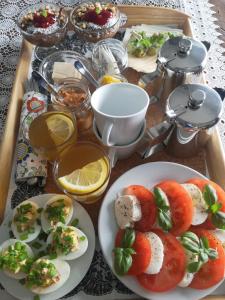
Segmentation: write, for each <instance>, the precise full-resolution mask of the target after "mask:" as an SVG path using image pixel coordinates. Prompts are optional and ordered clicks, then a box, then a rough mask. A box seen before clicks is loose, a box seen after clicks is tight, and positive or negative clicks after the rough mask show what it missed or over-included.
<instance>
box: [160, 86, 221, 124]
mask: <svg viewBox="0 0 225 300" xmlns="http://www.w3.org/2000/svg"><path fill="white" fill-rule="evenodd" d="M222 107H223V105H222V100H221V97H220V95H219V94H218V93H217V92H216V91H215V90H213V89H212V88H210V87H208V86H207V85H203V84H184V85H180V86H178V87H177V88H176V89H175V90H174V91H173V92H172V93H171V94H170V95H169V98H168V100H167V105H166V114H167V116H168V117H169V118H170V119H172V120H175V122H176V123H177V124H178V125H180V126H182V127H184V128H186V129H190V130H195V129H196V130H198V129H207V128H210V127H212V126H214V125H215V124H216V123H217V122H218V121H219V119H220V115H221V113H222Z"/></svg>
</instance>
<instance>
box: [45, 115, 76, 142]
mask: <svg viewBox="0 0 225 300" xmlns="http://www.w3.org/2000/svg"><path fill="white" fill-rule="evenodd" d="M46 124H47V127H48V130H49V131H50V135H51V138H52V140H53V141H54V143H55V144H56V145H59V144H62V143H64V142H65V141H67V140H68V139H69V138H70V137H71V135H72V134H73V131H74V124H73V121H72V120H71V119H70V118H69V117H67V116H65V115H63V114H59V113H56V114H52V115H50V116H49V117H48V118H47V119H46Z"/></svg>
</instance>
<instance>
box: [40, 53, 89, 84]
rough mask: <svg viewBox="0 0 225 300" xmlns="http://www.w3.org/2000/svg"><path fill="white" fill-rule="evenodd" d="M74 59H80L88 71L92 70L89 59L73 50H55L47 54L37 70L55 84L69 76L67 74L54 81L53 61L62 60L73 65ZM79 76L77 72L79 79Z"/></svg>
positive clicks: (80, 76)
mask: <svg viewBox="0 0 225 300" xmlns="http://www.w3.org/2000/svg"><path fill="white" fill-rule="evenodd" d="M76 60H80V61H81V62H82V63H83V64H84V65H85V66H86V67H87V69H88V70H90V72H92V68H91V65H90V63H89V61H88V60H87V59H86V58H85V57H84V56H83V55H81V54H80V53H77V52H75V51H69V50H65V51H64V50H62V51H57V52H54V53H52V54H50V55H48V56H47V57H46V58H45V59H44V60H43V61H42V63H41V64H40V67H39V72H40V74H41V75H42V76H43V77H44V78H45V79H46V80H47V81H48V82H49V83H50V84H57V83H58V84H60V83H61V81H62V82H63V81H64V80H65V78H68V77H71V76H69V75H68V76H67V77H65V78H62V79H61V80H59V82H55V81H54V79H53V76H52V75H53V69H54V63H56V62H64V63H69V64H71V65H72V66H73V65H74V62H75V61H76ZM65 70H66V67H65ZM77 72H78V71H77ZM81 78H82V75H80V74H79V79H80V80H81ZM82 80H84V79H83V78H82ZM84 81H85V80H84ZM86 83H87V84H88V82H87V81H86Z"/></svg>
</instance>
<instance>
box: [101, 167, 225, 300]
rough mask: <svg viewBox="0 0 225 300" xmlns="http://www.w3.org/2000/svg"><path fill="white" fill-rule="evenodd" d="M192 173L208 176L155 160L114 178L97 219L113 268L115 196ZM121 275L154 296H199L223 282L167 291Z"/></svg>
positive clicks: (189, 299)
mask: <svg viewBox="0 0 225 300" xmlns="http://www.w3.org/2000/svg"><path fill="white" fill-rule="evenodd" d="M193 177H199V178H206V177H205V176H203V175H202V174H200V173H199V172H197V171H195V170H193V169H191V168H188V167H186V166H183V165H179V164H175V163H170V162H153V163H148V164H143V165H140V166H137V167H135V168H133V169H131V170H129V171H128V172H126V173H124V174H123V175H122V176H121V177H119V178H118V179H117V180H116V181H115V182H114V184H113V185H112V186H111V188H110V189H109V191H108V193H107V194H106V196H105V198H104V201H103V203H102V207H101V211H100V214H99V223H98V228H99V229H98V230H99V239H100V245H101V248H102V251H103V254H104V257H105V259H106V261H107V263H108V264H109V266H110V268H111V269H112V271H113V272H114V269H113V257H112V250H113V248H114V240H115V236H116V233H117V230H118V226H117V223H116V219H115V216H114V200H115V199H116V196H117V195H118V193H120V192H121V191H122V189H123V188H124V187H126V186H128V185H132V184H140V185H144V186H145V187H147V188H150V189H151V188H152V187H153V186H154V185H155V184H157V183H158V182H160V181H162V180H167V179H171V180H176V181H178V182H181V183H183V182H184V181H186V180H188V179H190V178H193ZM114 274H115V272H114ZM115 275H116V274H115ZM116 276H117V275H116ZM118 278H119V280H120V281H121V282H122V283H123V284H124V285H126V286H127V287H128V288H129V289H130V290H132V291H133V292H134V293H136V294H138V295H140V296H142V297H144V298H147V299H151V300H163V299H165V300H174V299H179V300H197V299H200V298H202V297H204V296H206V295H208V294H211V293H212V292H213V291H214V290H215V289H216V288H217V287H218V286H219V285H220V284H221V282H220V283H219V284H217V285H215V286H213V287H212V288H209V289H205V290H194V289H191V288H176V289H174V290H171V291H168V292H164V293H153V292H149V291H147V290H145V289H144V288H142V287H141V285H140V284H139V283H138V281H137V280H136V278H135V277H133V276H123V277H118Z"/></svg>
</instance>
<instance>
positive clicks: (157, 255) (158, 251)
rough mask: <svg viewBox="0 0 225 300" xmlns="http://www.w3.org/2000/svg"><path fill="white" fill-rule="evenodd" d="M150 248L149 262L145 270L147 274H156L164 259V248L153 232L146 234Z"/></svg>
mask: <svg viewBox="0 0 225 300" xmlns="http://www.w3.org/2000/svg"><path fill="white" fill-rule="evenodd" d="M145 236H146V237H147V239H148V241H149V243H150V246H151V260H150V263H149V265H148V267H147V269H146V270H145V273H147V274H157V273H159V271H160V270H161V268H162V265H163V258H164V246H163V243H162V241H161V239H160V238H159V237H158V235H156V234H155V233H154V232H146V233H145Z"/></svg>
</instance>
